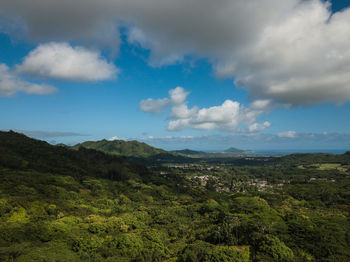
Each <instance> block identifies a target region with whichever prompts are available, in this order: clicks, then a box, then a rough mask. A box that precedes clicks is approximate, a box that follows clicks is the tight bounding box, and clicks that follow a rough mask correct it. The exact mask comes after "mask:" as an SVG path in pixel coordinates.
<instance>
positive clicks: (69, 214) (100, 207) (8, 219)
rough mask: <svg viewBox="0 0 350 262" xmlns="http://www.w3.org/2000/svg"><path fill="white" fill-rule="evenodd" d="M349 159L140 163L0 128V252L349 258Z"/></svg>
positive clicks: (284, 260)
mask: <svg viewBox="0 0 350 262" xmlns="http://www.w3.org/2000/svg"><path fill="white" fill-rule="evenodd" d="M249 163H251V164H250V165H249ZM349 165H350V155H345V154H344V155H339V156H336V155H330V156H329V157H327V156H324V155H306V156H305V157H304V155H293V156H288V157H285V158H280V159H271V160H269V161H262V160H259V158H257V159H255V160H237V161H236V160H235V161H233V162H232V163H229V162H225V163H222V162H215V163H214V162H204V161H203V160H201V161H200V162H198V161H195V162H193V163H176V164H174V163H169V164H161V163H153V164H152V165H150V166H148V167H145V166H143V165H140V164H136V163H130V162H128V161H126V160H125V159H124V158H120V157H117V156H113V155H107V154H104V153H102V152H99V151H96V150H90V149H85V148H80V149H79V150H72V149H70V148H67V147H62V146H51V145H49V144H47V143H46V142H42V141H37V140H34V139H30V138H27V137H25V136H24V135H20V134H17V133H14V132H0V236H1V237H0V261H26V262H27V261H50V262H51V261H57V262H58V261H168V262H170V261H186V262H192V261H208V262H209V261H214V262H216V261H217V262H219V261H220V262H224V261H225V262H248V261H253V262H258V261H281V262H288V261H296V262H304V261H305V262H306V261H327V262H331V261H350V237H349V236H350V220H349V212H350V171H349V169H347V168H346V167H347V166H349ZM300 166H302V167H303V168H300ZM320 167H322V168H320Z"/></svg>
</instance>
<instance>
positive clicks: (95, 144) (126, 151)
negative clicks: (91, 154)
mask: <svg viewBox="0 0 350 262" xmlns="http://www.w3.org/2000/svg"><path fill="white" fill-rule="evenodd" d="M82 147H83V148H88V149H95V150H98V151H102V152H104V153H108V154H111V155H117V156H126V157H151V156H155V155H158V154H167V153H168V152H167V151H165V150H163V149H159V148H155V147H152V146H150V145H147V144H146V143H143V142H138V141H136V140H133V141H124V140H113V141H109V140H106V139H103V140H100V141H87V142H84V143H81V144H77V145H75V146H73V147H72V148H73V149H79V148H82Z"/></svg>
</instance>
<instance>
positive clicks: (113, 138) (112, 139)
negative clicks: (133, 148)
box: [108, 136, 123, 141]
mask: <svg viewBox="0 0 350 262" xmlns="http://www.w3.org/2000/svg"><path fill="white" fill-rule="evenodd" d="M115 140H123V139H122V138H120V137H118V136H112V137H111V138H109V139H108V141H115Z"/></svg>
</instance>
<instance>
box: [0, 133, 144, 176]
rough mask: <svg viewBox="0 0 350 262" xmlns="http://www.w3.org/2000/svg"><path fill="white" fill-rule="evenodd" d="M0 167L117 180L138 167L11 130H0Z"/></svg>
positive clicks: (98, 153)
mask: <svg viewBox="0 0 350 262" xmlns="http://www.w3.org/2000/svg"><path fill="white" fill-rule="evenodd" d="M0 168H10V169H15V170H31V171H32V170H34V171H38V172H45V173H54V174H59V175H70V176H74V177H76V178H78V179H80V178H82V177H84V176H93V177H98V178H109V179H112V180H115V179H116V180H119V179H124V178H125V179H127V178H130V177H127V176H128V175H130V176H131V177H133V174H136V173H137V172H138V171H137V170H138V168H139V166H138V165H137V164H134V163H129V162H127V161H126V160H125V159H124V158H121V157H117V156H112V155H107V154H105V153H103V152H99V151H96V150H90V149H86V148H80V149H79V150H72V149H71V148H70V147H63V146H53V145H50V144H49V143H47V142H45V141H40V140H36V139H32V138H29V137H27V136H25V135H23V134H20V133H16V132H13V131H9V132H2V131H0ZM121 176H124V177H123V178H122V177H121Z"/></svg>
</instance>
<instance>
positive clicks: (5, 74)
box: [0, 64, 57, 97]
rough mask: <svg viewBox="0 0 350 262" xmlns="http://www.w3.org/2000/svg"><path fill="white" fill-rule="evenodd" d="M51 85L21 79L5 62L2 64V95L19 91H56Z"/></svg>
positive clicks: (0, 66)
mask: <svg viewBox="0 0 350 262" xmlns="http://www.w3.org/2000/svg"><path fill="white" fill-rule="evenodd" d="M56 91H57V89H56V88H54V87H53V86H50V85H45V84H36V83H32V82H28V81H25V80H23V79H21V78H20V77H19V76H18V75H16V73H15V72H13V71H11V70H10V68H9V67H8V66H7V65H5V64H0V97H1V96H13V95H15V94H16V93H18V92H22V93H26V94H30V95H46V94H51V93H54V92H56Z"/></svg>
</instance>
